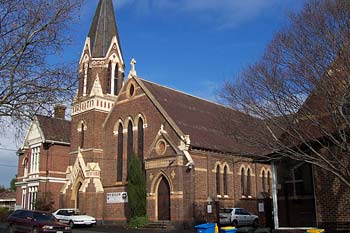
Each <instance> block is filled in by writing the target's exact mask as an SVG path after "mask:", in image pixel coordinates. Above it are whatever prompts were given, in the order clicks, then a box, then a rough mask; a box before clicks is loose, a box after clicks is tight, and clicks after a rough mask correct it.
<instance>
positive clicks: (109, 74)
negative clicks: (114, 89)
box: [106, 62, 112, 94]
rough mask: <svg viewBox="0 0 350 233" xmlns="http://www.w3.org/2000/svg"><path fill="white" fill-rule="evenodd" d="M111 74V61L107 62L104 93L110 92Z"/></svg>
mask: <svg viewBox="0 0 350 233" xmlns="http://www.w3.org/2000/svg"><path fill="white" fill-rule="evenodd" d="M111 75H112V62H109V63H108V70H107V80H106V93H107V94H111Z"/></svg>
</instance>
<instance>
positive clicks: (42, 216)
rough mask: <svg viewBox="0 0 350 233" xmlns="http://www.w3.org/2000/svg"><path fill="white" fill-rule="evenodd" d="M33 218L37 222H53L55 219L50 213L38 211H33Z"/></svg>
mask: <svg viewBox="0 0 350 233" xmlns="http://www.w3.org/2000/svg"><path fill="white" fill-rule="evenodd" d="M34 219H35V220H36V221H38V222H53V221H55V220H56V219H55V217H54V216H53V215H52V214H47V213H40V212H35V213H34Z"/></svg>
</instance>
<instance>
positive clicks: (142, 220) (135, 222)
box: [129, 216, 148, 227]
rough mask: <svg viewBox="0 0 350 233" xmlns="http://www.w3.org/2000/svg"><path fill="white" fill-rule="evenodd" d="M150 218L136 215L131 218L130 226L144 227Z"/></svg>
mask: <svg viewBox="0 0 350 233" xmlns="http://www.w3.org/2000/svg"><path fill="white" fill-rule="evenodd" d="M147 223H148V220H147V216H141V217H134V218H131V219H130V221H129V226H130V227H143V226H145V225H147Z"/></svg>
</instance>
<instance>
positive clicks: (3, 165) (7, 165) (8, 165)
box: [0, 163, 17, 167]
mask: <svg viewBox="0 0 350 233" xmlns="http://www.w3.org/2000/svg"><path fill="white" fill-rule="evenodd" d="M0 166H2V167H17V165H11V164H4V163H0Z"/></svg>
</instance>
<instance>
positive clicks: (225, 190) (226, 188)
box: [224, 166, 228, 195]
mask: <svg viewBox="0 0 350 233" xmlns="http://www.w3.org/2000/svg"><path fill="white" fill-rule="evenodd" d="M227 194H228V187H227V166H225V168H224V195H227Z"/></svg>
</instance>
